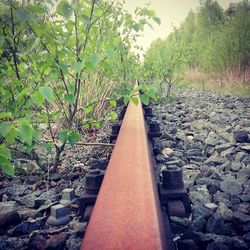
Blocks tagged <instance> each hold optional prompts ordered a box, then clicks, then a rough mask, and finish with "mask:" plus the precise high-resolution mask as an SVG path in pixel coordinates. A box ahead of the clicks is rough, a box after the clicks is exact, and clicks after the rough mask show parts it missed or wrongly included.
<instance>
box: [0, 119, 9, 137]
mask: <svg viewBox="0 0 250 250" xmlns="http://www.w3.org/2000/svg"><path fill="white" fill-rule="evenodd" d="M11 127H12V125H11V123H10V122H1V123H0V135H2V136H3V137H5V136H6V135H7V134H8V132H9V130H10V129H11Z"/></svg>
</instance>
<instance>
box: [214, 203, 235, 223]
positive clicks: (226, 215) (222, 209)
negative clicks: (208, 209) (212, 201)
mask: <svg viewBox="0 0 250 250" xmlns="http://www.w3.org/2000/svg"><path fill="white" fill-rule="evenodd" d="M216 213H218V214H220V215H221V217H222V218H223V220H224V221H231V220H232V219H233V211H232V210H231V209H229V208H228V207H227V205H226V204H225V203H223V202H220V203H219V206H218V208H217V210H216Z"/></svg>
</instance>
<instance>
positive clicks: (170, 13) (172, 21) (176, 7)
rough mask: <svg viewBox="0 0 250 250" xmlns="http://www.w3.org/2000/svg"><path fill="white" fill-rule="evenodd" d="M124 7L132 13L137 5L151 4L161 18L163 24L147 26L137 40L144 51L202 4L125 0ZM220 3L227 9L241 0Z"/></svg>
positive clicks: (185, 0) (196, 1) (186, 0)
mask: <svg viewBox="0 0 250 250" xmlns="http://www.w3.org/2000/svg"><path fill="white" fill-rule="evenodd" d="M125 1H126V3H125V6H124V9H126V10H128V12H130V13H131V14H132V13H134V10H135V8H136V7H137V6H143V5H144V4H145V3H149V2H151V4H150V9H153V10H155V12H156V15H157V16H158V17H160V19H161V25H160V26H159V25H158V24H156V23H154V25H153V26H154V30H152V29H151V28H150V27H146V28H145V30H144V32H143V37H141V38H139V39H138V40H137V44H138V45H139V46H142V47H143V49H144V51H146V49H147V48H149V47H150V44H151V43H152V41H154V40H156V39H157V38H159V37H160V38H163V39H164V38H166V37H167V36H168V34H170V33H171V32H172V30H173V28H172V27H173V25H174V26H176V27H179V26H180V24H181V23H182V22H183V21H184V19H185V18H186V16H187V14H188V12H189V11H190V10H191V9H192V10H193V11H196V9H197V7H199V6H200V4H199V2H200V1H199V0H151V1H150V0H125ZM217 2H218V3H219V5H220V6H221V7H223V8H224V9H226V8H227V7H228V6H229V4H230V3H231V2H239V0H238V1H237V0H217Z"/></svg>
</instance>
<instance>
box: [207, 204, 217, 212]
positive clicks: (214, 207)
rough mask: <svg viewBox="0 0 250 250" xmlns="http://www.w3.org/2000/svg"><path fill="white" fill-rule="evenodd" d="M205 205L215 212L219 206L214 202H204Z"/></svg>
mask: <svg viewBox="0 0 250 250" xmlns="http://www.w3.org/2000/svg"><path fill="white" fill-rule="evenodd" d="M204 207H206V208H208V209H209V210H211V211H212V212H215V210H216V209H217V207H218V206H217V205H216V204H214V203H207V204H204Z"/></svg>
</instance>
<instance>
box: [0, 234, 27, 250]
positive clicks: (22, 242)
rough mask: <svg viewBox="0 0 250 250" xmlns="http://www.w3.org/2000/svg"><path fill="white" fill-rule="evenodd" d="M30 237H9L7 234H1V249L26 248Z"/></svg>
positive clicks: (14, 249)
mask: <svg viewBox="0 0 250 250" xmlns="http://www.w3.org/2000/svg"><path fill="white" fill-rule="evenodd" d="M27 242H28V239H27V238H26V239H21V238H16V237H12V238H11V239H10V238H7V237H5V236H3V237H1V236H0V249H1V250H16V249H24V247H25V246H26V245H27Z"/></svg>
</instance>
